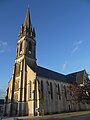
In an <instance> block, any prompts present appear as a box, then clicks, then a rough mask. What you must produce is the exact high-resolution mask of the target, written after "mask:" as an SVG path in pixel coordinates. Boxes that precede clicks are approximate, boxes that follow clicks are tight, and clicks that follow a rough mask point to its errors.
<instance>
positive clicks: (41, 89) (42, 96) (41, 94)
mask: <svg viewBox="0 0 90 120" xmlns="http://www.w3.org/2000/svg"><path fill="white" fill-rule="evenodd" d="M41 98H43V81H42V80H41Z"/></svg>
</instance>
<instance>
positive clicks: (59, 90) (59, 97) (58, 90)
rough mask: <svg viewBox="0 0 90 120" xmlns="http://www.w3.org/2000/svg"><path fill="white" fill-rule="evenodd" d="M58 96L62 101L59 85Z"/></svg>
mask: <svg viewBox="0 0 90 120" xmlns="http://www.w3.org/2000/svg"><path fill="white" fill-rule="evenodd" d="M58 95H59V99H61V95H60V87H59V84H58Z"/></svg>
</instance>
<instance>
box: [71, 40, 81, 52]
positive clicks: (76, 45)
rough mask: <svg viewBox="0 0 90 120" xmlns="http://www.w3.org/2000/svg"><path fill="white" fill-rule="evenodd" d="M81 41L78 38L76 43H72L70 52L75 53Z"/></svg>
mask: <svg viewBox="0 0 90 120" xmlns="http://www.w3.org/2000/svg"><path fill="white" fill-rule="evenodd" d="M82 43H83V41H82V40H79V41H77V42H76V43H74V44H73V50H72V53H75V52H76V51H77V50H78V49H79V47H80V45H81V44H82Z"/></svg>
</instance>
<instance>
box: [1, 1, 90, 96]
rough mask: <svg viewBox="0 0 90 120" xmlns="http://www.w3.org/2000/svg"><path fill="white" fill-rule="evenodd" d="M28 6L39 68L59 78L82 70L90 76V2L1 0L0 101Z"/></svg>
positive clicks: (12, 63)
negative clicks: (57, 73)
mask: <svg viewBox="0 0 90 120" xmlns="http://www.w3.org/2000/svg"><path fill="white" fill-rule="evenodd" d="M28 5H29V6H30V13H31V21H32V25H33V27H35V29H36V41H37V63H38V65H40V66H43V67H46V68H49V69H52V70H54V71H57V72H60V73H62V74H68V73H72V72H75V71H79V70H82V69H86V70H87V72H88V73H90V54H89V51H90V1H89V0H7V1H6V0H0V97H1V96H3V94H5V90H6V87H7V85H8V81H9V80H10V77H11V75H12V71H13V65H14V61H15V55H16V44H17V40H18V33H19V30H20V27H21V25H22V23H23V22H24V19H25V15H26V11H27V8H28ZM1 91H2V93H1Z"/></svg>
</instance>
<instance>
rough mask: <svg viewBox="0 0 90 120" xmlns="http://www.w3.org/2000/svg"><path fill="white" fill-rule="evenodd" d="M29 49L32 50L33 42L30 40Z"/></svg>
mask: <svg viewBox="0 0 90 120" xmlns="http://www.w3.org/2000/svg"><path fill="white" fill-rule="evenodd" d="M28 50H29V51H30V52H32V43H31V42H30V41H29V47H28Z"/></svg>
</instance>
